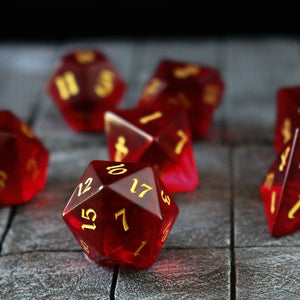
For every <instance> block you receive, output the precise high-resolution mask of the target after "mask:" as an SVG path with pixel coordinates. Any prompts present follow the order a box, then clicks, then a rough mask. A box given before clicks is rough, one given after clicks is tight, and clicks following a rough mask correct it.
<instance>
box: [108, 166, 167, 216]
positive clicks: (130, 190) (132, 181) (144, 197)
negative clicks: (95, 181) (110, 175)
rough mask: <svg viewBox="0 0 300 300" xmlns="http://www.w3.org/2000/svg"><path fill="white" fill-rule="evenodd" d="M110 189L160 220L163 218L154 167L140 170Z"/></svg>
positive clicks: (114, 184)
mask: <svg viewBox="0 0 300 300" xmlns="http://www.w3.org/2000/svg"><path fill="white" fill-rule="evenodd" d="M109 187H110V189H112V190H113V191H115V192H117V193H118V194H120V195H122V196H123V197H126V198H127V199H128V200H130V201H131V202H134V203H136V205H138V206H139V207H141V208H143V209H145V210H147V211H149V212H151V213H152V214H153V215H155V216H157V217H159V218H160V219H161V218H162V215H161V211H160V207H159V199H158V195H157V186H156V181H155V176H154V172H153V169H152V167H150V166H149V167H146V168H143V169H142V170H138V171H137V172H135V173H133V174H130V175H128V176H126V177H125V178H122V179H119V180H118V181H116V182H114V183H112V184H110V185H109Z"/></svg>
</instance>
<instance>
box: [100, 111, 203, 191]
mask: <svg viewBox="0 0 300 300" xmlns="http://www.w3.org/2000/svg"><path fill="white" fill-rule="evenodd" d="M105 133H106V138H107V145H108V150H109V157H110V159H111V160H115V161H122V162H123V161H128V162H137V161H139V162H145V163H150V164H152V165H153V166H154V168H155V169H156V170H157V171H158V173H159V175H160V176H161V179H162V181H163V183H164V184H165V186H166V187H167V189H168V190H169V191H170V192H183V191H190V190H193V189H195V188H196V187H197V185H198V171H197V168H196V164H195V160H194V155H193V149H192V142H191V133H190V129H189V124H188V120H187V116H186V112H185V111H184V110H178V109H170V108H169V109H168V110H166V109H164V110H157V111H152V110H148V109H138V108H135V109H128V110H122V111H117V112H106V114H105Z"/></svg>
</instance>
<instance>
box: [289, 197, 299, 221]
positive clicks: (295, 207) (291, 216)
mask: <svg viewBox="0 0 300 300" xmlns="http://www.w3.org/2000/svg"><path fill="white" fill-rule="evenodd" d="M299 208H300V195H299V196H298V201H297V203H296V204H295V205H294V206H293V207H292V209H291V210H290V211H289V213H288V218H289V219H295V213H296V212H297V211H298V209H299Z"/></svg>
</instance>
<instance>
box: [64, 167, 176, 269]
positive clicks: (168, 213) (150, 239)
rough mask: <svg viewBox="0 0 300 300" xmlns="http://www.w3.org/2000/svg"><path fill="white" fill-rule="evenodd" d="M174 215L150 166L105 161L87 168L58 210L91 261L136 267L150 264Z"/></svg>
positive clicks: (172, 222)
mask: <svg viewBox="0 0 300 300" xmlns="http://www.w3.org/2000/svg"><path fill="white" fill-rule="evenodd" d="M177 215H178V207H177V205H176V203H175V202H174V200H173V198H172V196H171V195H170V193H169V192H168V191H167V189H166V188H165V186H164V185H163V183H162V182H161V180H160V179H159V177H158V176H157V174H156V172H155V171H154V170H153V168H152V167H151V166H150V165H147V164H142V163H118V162H109V161H92V162H91V163H90V164H89V166H88V167H87V169H86V170H85V172H84V174H83V176H82V178H81V179H80V181H79V183H78V185H77V187H76V189H75V191H74V192H73V194H72V196H71V198H70V200H69V202H68V204H67V205H66V207H65V209H64V211H63V219H64V221H65V222H66V224H67V225H68V227H69V228H70V230H71V231H72V233H73V234H74V236H75V238H76V239H77V241H78V242H79V244H80V245H81V246H82V248H83V250H84V251H85V253H86V254H87V256H88V257H89V258H90V259H91V260H93V261H96V262H98V263H106V264H107V263H117V264H120V265H123V266H132V267H137V268H146V267H149V266H151V265H152V264H153V263H154V261H155V259H156V257H157V256H158V254H159V252H160V250H161V248H162V247H163V244H164V242H165V240H166V238H167V236H168V234H169V232H170V230H171V228H172V226H173V224H174V222H175V220H176V217H177Z"/></svg>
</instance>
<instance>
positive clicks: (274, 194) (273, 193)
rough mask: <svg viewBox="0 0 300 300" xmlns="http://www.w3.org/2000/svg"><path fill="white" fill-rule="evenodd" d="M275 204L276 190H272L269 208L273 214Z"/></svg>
mask: <svg viewBox="0 0 300 300" xmlns="http://www.w3.org/2000/svg"><path fill="white" fill-rule="evenodd" d="M275 204H276V191H273V192H272V195H271V209H270V210H271V213H272V214H274V212H275V208H276V206H275Z"/></svg>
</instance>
